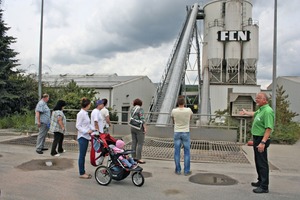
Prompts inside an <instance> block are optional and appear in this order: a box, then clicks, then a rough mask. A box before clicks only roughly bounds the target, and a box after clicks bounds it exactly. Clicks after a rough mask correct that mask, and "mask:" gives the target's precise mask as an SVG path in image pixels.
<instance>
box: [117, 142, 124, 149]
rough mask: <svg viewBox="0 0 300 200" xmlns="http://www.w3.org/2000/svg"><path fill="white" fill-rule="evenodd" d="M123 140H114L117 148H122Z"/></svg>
mask: <svg viewBox="0 0 300 200" xmlns="http://www.w3.org/2000/svg"><path fill="white" fill-rule="evenodd" d="M124 146H125V142H124V141H123V140H117V141H116V147H117V148H119V149H124Z"/></svg>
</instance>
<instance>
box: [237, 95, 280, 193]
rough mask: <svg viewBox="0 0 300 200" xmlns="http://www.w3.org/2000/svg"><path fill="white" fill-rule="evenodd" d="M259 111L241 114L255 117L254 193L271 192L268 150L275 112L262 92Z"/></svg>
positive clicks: (253, 133) (252, 129)
mask: <svg viewBox="0 0 300 200" xmlns="http://www.w3.org/2000/svg"><path fill="white" fill-rule="evenodd" d="M255 101H256V105H257V106H259V109H258V110H257V111H256V112H249V111H246V110H245V109H243V110H242V111H241V114H243V115H250V116H254V120H253V123H252V128H251V133H252V135H253V150H254V159H255V166H256V172H257V175H258V178H257V182H252V183H251V185H252V186H253V187H257V188H255V189H253V192H254V193H268V192H269V163H268V152H267V148H268V147H269V145H270V134H271V132H272V131H273V130H274V111H273V109H272V108H271V107H270V106H269V104H268V97H267V95H266V93H264V92H260V93H258V94H257V95H256V98H255Z"/></svg>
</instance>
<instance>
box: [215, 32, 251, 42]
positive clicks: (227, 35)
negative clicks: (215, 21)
mask: <svg viewBox="0 0 300 200" xmlns="http://www.w3.org/2000/svg"><path fill="white" fill-rule="evenodd" d="M250 33H251V32H250V31H218V41H220V42H225V41H249V40H250Z"/></svg>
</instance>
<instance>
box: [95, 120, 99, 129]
mask: <svg viewBox="0 0 300 200" xmlns="http://www.w3.org/2000/svg"><path fill="white" fill-rule="evenodd" d="M94 124H95V129H96V130H98V131H100V129H99V124H98V121H94Z"/></svg>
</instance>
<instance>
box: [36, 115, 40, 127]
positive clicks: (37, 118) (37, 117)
mask: <svg viewBox="0 0 300 200" xmlns="http://www.w3.org/2000/svg"><path fill="white" fill-rule="evenodd" d="M35 116H36V122H37V125H38V127H41V118H40V116H41V114H40V112H38V111H37V112H35Z"/></svg>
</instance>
